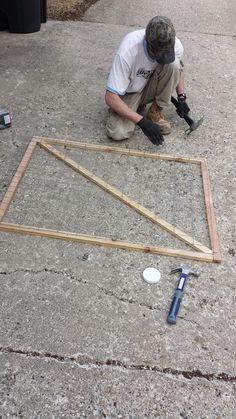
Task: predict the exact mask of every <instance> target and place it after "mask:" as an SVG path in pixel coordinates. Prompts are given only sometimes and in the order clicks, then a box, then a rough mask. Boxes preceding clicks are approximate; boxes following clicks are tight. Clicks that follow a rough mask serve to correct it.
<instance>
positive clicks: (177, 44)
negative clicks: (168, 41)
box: [175, 36, 184, 60]
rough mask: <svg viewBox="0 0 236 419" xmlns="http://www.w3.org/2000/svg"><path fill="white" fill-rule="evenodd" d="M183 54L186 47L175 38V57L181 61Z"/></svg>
mask: <svg viewBox="0 0 236 419" xmlns="http://www.w3.org/2000/svg"><path fill="white" fill-rule="evenodd" d="M183 54H184V47H183V45H182V43H181V41H180V40H179V38H177V36H176V37H175V56H176V58H178V60H181V59H182V58H183Z"/></svg>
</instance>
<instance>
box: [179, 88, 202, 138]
mask: <svg viewBox="0 0 236 419" xmlns="http://www.w3.org/2000/svg"><path fill="white" fill-rule="evenodd" d="M171 102H172V103H173V105H174V106H175V107H176V110H177V109H178V100H177V99H175V97H174V96H171ZM177 113H178V112H177ZM183 119H184V120H185V121H186V122H187V124H188V125H189V128H188V129H186V131H185V132H186V134H187V135H189V134H190V133H191V132H192V131H195V130H196V129H197V128H198V127H199V126H200V125H201V124H202V123H203V119H204V118H203V117H202V118H200V119H199V120H198V121H194V120H193V119H192V118H190V116H189V115H188V114H186V115H184V116H183Z"/></svg>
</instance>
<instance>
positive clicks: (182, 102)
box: [176, 93, 190, 118]
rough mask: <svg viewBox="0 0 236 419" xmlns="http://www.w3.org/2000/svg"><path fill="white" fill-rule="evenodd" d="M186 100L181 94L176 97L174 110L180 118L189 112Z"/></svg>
mask: <svg viewBox="0 0 236 419" xmlns="http://www.w3.org/2000/svg"><path fill="white" fill-rule="evenodd" d="M186 99H187V98H186V95H185V93H181V94H179V95H178V108H177V109H176V112H177V114H178V115H179V116H180V118H184V116H185V115H187V114H188V113H189V111H190V108H189V107H188V104H187V102H186Z"/></svg>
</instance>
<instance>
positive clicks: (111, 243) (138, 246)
mask: <svg viewBox="0 0 236 419" xmlns="http://www.w3.org/2000/svg"><path fill="white" fill-rule="evenodd" d="M0 231H5V232H10V233H20V234H29V235H32V236H40V237H48V238H51V239H60V240H70V241H74V242H78V243H84V244H93V245H98V246H105V247H113V248H117V249H125V250H131V251H140V252H144V253H154V254H158V255H164V256H174V257H179V258H184V259H195V260H199V261H202V262H213V256H212V255H211V254H205V253H202V252H192V251H188V250H178V249H171V248H166V247H158V246H153V245H148V244H143V243H131V242H128V241H121V240H112V239H108V238H106V237H96V236H89V235H85V234H76V233H69V232H67V231H58V230H50V229H44V228H36V227H31V226H25V225H18V224H11V223H0Z"/></svg>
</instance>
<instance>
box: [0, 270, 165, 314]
mask: <svg viewBox="0 0 236 419" xmlns="http://www.w3.org/2000/svg"><path fill="white" fill-rule="evenodd" d="M18 272H25V273H33V274H36V275H37V274H40V273H43V272H48V273H54V274H57V275H63V276H66V277H67V278H69V279H72V280H74V281H76V282H79V283H82V284H84V285H88V282H87V281H84V280H83V279H80V278H77V277H76V276H75V275H73V274H71V273H68V272H66V271H57V270H55V269H48V268H44V269H40V270H38V271H35V270H33V269H16V270H14V271H8V272H6V271H2V272H0V275H11V274H14V273H18ZM95 286H96V287H97V288H98V289H99V290H100V291H102V292H103V293H104V294H105V295H108V296H110V297H113V298H116V299H117V300H119V301H121V302H123V303H129V304H136V305H139V306H141V307H145V308H147V309H148V310H156V309H157V307H156V306H152V305H149V304H146V303H140V302H139V301H137V300H134V299H133V298H132V297H129V298H125V297H119V296H118V295H116V294H115V293H113V292H112V291H111V290H107V289H106V288H104V287H100V286H99V285H97V284H95Z"/></svg>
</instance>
